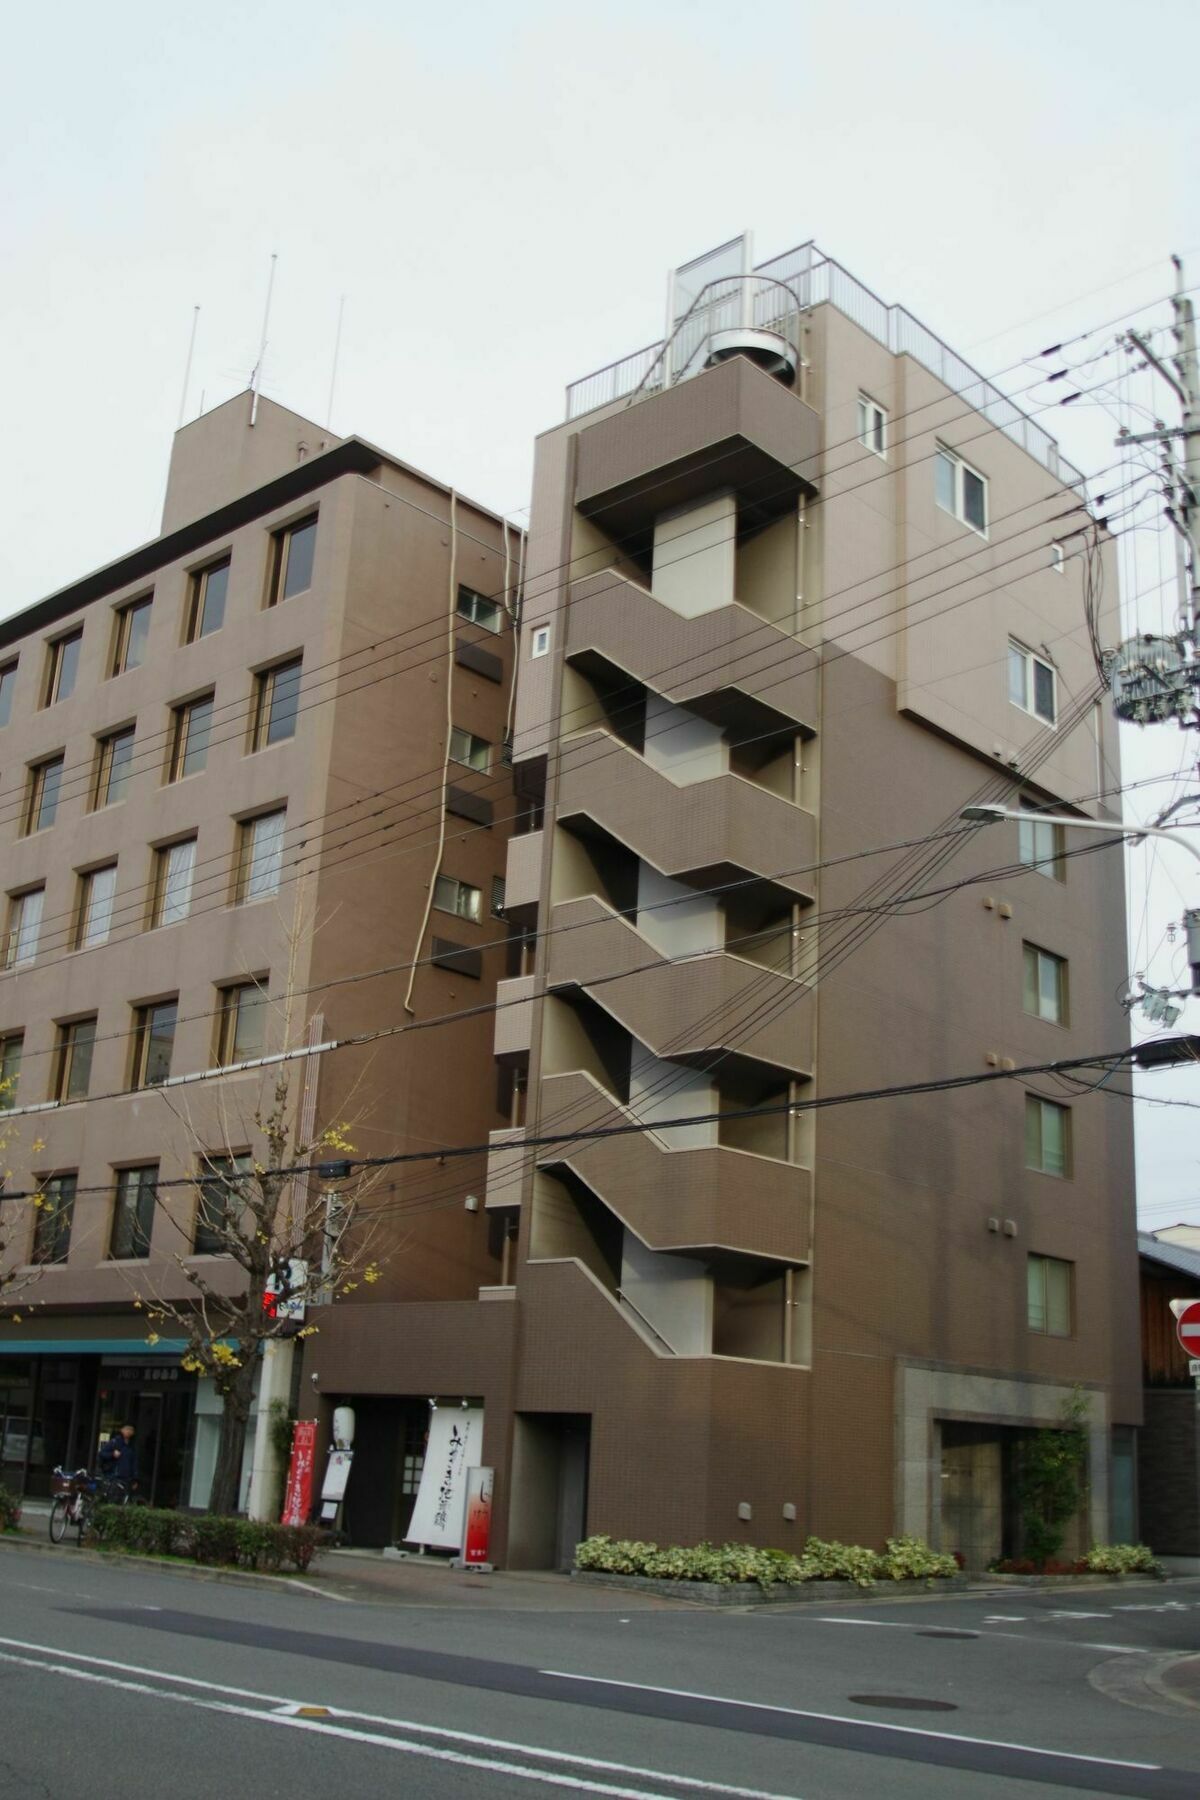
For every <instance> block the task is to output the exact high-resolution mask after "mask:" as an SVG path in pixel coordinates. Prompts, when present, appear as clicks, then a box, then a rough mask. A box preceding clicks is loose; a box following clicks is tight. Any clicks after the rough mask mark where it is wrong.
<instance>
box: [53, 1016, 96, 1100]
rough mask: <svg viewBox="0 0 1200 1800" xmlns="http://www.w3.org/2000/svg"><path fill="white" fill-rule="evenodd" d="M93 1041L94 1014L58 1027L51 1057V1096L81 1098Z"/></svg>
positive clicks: (90, 1060) (89, 1079)
mask: <svg viewBox="0 0 1200 1800" xmlns="http://www.w3.org/2000/svg"><path fill="white" fill-rule="evenodd" d="M95 1043H96V1015H95V1013H93V1014H92V1016H91V1018H90V1019H72V1020H71V1022H70V1024H69V1025H60V1026H59V1028H58V1048H57V1052H56V1055H55V1060H54V1098H55V1099H56V1100H63V1101H65V1100H82V1099H83V1098H84V1096H85V1094H86V1093H87V1091H88V1083H89V1082H90V1081H91V1079H92V1050H93V1048H94V1046H95Z"/></svg>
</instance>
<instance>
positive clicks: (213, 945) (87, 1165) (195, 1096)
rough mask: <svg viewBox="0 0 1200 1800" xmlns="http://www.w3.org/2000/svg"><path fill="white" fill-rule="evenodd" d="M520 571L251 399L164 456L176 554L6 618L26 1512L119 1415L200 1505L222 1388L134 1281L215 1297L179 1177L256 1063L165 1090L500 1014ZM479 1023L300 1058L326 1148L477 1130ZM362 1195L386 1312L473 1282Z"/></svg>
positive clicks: (443, 1240) (395, 1186)
mask: <svg viewBox="0 0 1200 1800" xmlns="http://www.w3.org/2000/svg"><path fill="white" fill-rule="evenodd" d="M518 549H519V544H518V536H517V534H516V533H515V532H513V531H510V529H509V528H508V527H507V525H506V524H505V523H504V522H503V521H502V520H500V519H499V518H497V517H496V516H494V515H493V514H491V513H489V512H487V511H486V510H485V509H483V508H481V507H478V506H475V505H473V504H471V503H470V502H469V501H466V500H464V499H462V498H460V497H459V496H457V495H456V494H455V493H454V492H453V491H452V490H450V489H448V488H447V487H446V486H444V485H443V484H442V483H440V482H436V481H432V480H430V479H429V478H428V477H426V476H424V475H421V474H420V473H418V472H417V471H416V470H414V469H411V468H409V467H407V466H406V465H405V464H403V463H401V462H398V461H397V460H396V459H394V458H392V457H390V456H388V455H386V454H385V453H384V452H382V451H380V450H378V449H375V448H374V447H372V446H371V445H369V444H367V443H364V442H362V441H361V440H359V439H357V438H349V439H345V440H341V439H338V438H335V437H332V436H331V435H330V434H329V433H328V432H325V431H323V430H321V429H320V428H319V427H317V426H314V425H313V424H312V423H311V422H310V421H307V420H304V419H302V418H299V417H297V416H296V415H295V414H293V413H290V412H288V411H286V410H285V409H284V408H282V407H279V406H276V405H274V404H272V403H271V402H269V401H267V400H263V399H257V400H256V399H255V398H254V396H252V395H250V394H243V395H240V396H239V397H238V398H236V399H234V400H231V401H230V402H229V403H228V404H227V405H225V406H222V407H219V408H217V409H215V410H214V411H212V412H210V413H208V414H205V415H204V416H203V417H201V418H200V419H198V420H197V421H196V422H195V423H193V424H190V425H188V426H187V427H185V428H184V429H183V430H182V431H180V432H179V434H178V435H177V437H176V440H175V446H174V450H173V454H172V459H171V471H170V480H169V484H168V489H167V495H166V502H165V507H164V514H163V529H162V535H161V536H159V537H157V538H156V539H155V540H154V541H153V542H152V543H149V544H146V545H143V546H142V547H141V548H140V549H137V550H134V551H132V552H130V553H129V554H128V555H126V556H123V557H121V558H120V559H118V561H116V562H114V563H112V564H110V565H108V566H107V567H105V568H103V569H100V570H97V571H96V572H95V573H94V574H91V575H88V576H85V577H84V578H83V579H81V580H79V581H77V582H75V583H73V584H72V585H71V586H70V587H68V588H66V589H64V590H63V591H62V592H60V593H57V594H54V595H52V596H51V597H50V598H49V599H46V600H43V601H41V602H40V603H39V604H37V605H35V606H32V607H29V608H28V609H27V610H26V611H24V612H22V613H18V614H16V615H15V616H13V617H11V618H8V619H6V620H4V621H3V622H2V623H0V696H2V701H0V867H2V870H3V875H2V881H0V886H2V888H3V895H2V897H0V905H2V906H3V908H4V909H5V916H4V918H3V919H0V925H2V926H3V929H4V932H5V937H4V951H5V953H4V958H3V970H2V971H0V1044H2V1046H3V1065H4V1072H5V1075H6V1076H8V1077H10V1081H11V1082H12V1085H11V1086H10V1088H9V1090H8V1092H7V1096H6V1104H7V1105H8V1107H9V1108H10V1109H11V1111H12V1113H13V1116H12V1117H10V1118H9V1119H8V1120H7V1121H6V1123H7V1126H8V1128H9V1134H10V1137H11V1143H10V1148H9V1151H8V1158H7V1160H8V1162H9V1165H10V1169H11V1178H10V1184H9V1191H10V1193H13V1192H20V1191H22V1190H24V1189H26V1188H28V1187H29V1186H30V1185H32V1184H37V1185H41V1186H42V1188H43V1191H44V1192H45V1195H46V1197H47V1204H46V1205H45V1206H44V1207H43V1208H42V1209H40V1210H39V1211H38V1212H37V1214H36V1218H35V1216H34V1214H33V1213H32V1212H31V1211H30V1209H29V1208H28V1207H26V1208H25V1209H24V1210H23V1211H21V1212H20V1215H19V1220H18V1223H17V1226H16V1236H15V1238H14V1240H13V1243H12V1246H11V1254H12V1257H13V1258H15V1259H16V1261H17V1262H18V1263H24V1264H28V1265H29V1267H30V1269H31V1271H32V1272H33V1273H34V1274H35V1275H36V1277H37V1278H36V1280H34V1281H33V1282H32V1284H31V1285H30V1286H29V1287H28V1289H27V1292H26V1296H25V1297H26V1298H27V1300H28V1301H29V1302H30V1306H26V1305H22V1307H21V1309H20V1310H21V1312H22V1314H23V1317H22V1320H21V1322H20V1323H19V1324H13V1323H12V1322H11V1320H8V1321H6V1322H5V1323H4V1324H3V1325H0V1416H2V1417H3V1429H2V1448H0V1457H2V1462H0V1478H2V1479H4V1480H5V1481H6V1482H8V1483H9V1484H10V1485H13V1486H15V1487H16V1488H17V1489H18V1491H22V1490H24V1491H27V1492H29V1493H32V1494H38V1493H45V1492H46V1491H47V1483H48V1477H49V1471H50V1469H51V1468H52V1467H53V1465H54V1464H55V1463H57V1462H60V1461H61V1462H69V1463H71V1464H72V1465H74V1464H75V1463H76V1462H85V1461H90V1460H91V1458H92V1457H93V1455H94V1452H95V1446H96V1444H97V1442H98V1440H99V1438H100V1437H101V1436H102V1435H103V1434H104V1433H105V1432H106V1431H107V1430H109V1429H111V1428H112V1425H113V1423H114V1421H117V1422H119V1421H120V1420H121V1419H123V1418H126V1417H128V1418H131V1419H132V1420H133V1422H134V1423H135V1424H136V1425H137V1426H138V1429H139V1438H140V1441H141V1444H142V1452H141V1459H142V1469H143V1476H144V1481H143V1485H144V1486H145V1487H146V1488H148V1489H149V1491H150V1492H151V1494H152V1495H153V1496H154V1497H155V1498H156V1499H158V1500H159V1501H160V1502H163V1503H166V1504H172V1503H175V1502H182V1503H185V1504H203V1502H204V1499H205V1497H206V1494H207V1484H208V1480H209V1477H210V1473H211V1463H212V1455H213V1448H214V1438H215V1413H216V1410H217V1407H216V1402H215V1397H214V1396H213V1395H212V1394H211V1393H209V1392H208V1391H207V1387H208V1384H207V1383H203V1382H202V1383H200V1384H199V1385H197V1383H196V1381H195V1378H194V1377H192V1376H190V1375H188V1374H187V1373H186V1372H185V1371H183V1370H182V1369H181V1368H180V1363H179V1354H178V1346H176V1345H174V1344H173V1343H172V1341H171V1340H170V1338H169V1337H164V1338H163V1340H162V1341H161V1342H160V1343H158V1344H157V1345H156V1346H153V1347H151V1346H148V1344H147V1342H146V1335H147V1334H146V1328H145V1324H144V1321H143V1319H142V1317H141V1316H139V1313H138V1311H137V1310H136V1308H135V1306H134V1297H135V1294H139V1293H140V1294H142V1295H146V1294H154V1293H157V1294H163V1295H166V1296H168V1297H174V1298H177V1299H181V1298H184V1297H186V1296H187V1295H188V1292H189V1289H188V1286H187V1283H186V1280H185V1278H184V1273H183V1267H182V1266H181V1264H182V1265H187V1264H188V1263H190V1262H191V1260H192V1259H195V1258H200V1259H204V1265H205V1273H206V1275H207V1278H208V1279H209V1280H210V1281H212V1282H214V1283H216V1284H218V1285H221V1284H228V1283H230V1282H232V1281H233V1279H234V1273H233V1270H232V1266H231V1265H230V1264H229V1259H228V1258H227V1257H225V1258H223V1257H221V1256H220V1255H218V1254H216V1251H217V1249H218V1246H216V1245H214V1244H213V1243H211V1242H209V1241H208V1240H207V1238H206V1235H205V1223H204V1213H203V1202H204V1196H203V1192H202V1190H197V1189H196V1188H195V1187H188V1186H184V1187H181V1188H177V1189H170V1190H168V1188H167V1187H166V1186H165V1184H166V1183H168V1182H169V1181H171V1180H173V1179H176V1178H179V1177H188V1176H194V1175H195V1174H196V1172H197V1169H198V1167H199V1159H200V1158H201V1156H202V1155H203V1154H204V1153H205V1152H208V1153H209V1155H211V1156H220V1157H229V1156H233V1157H237V1156H239V1155H246V1156H249V1155H252V1154H256V1153H259V1152H260V1150H261V1141H262V1140H261V1134H260V1133H259V1132H258V1131H257V1129H256V1127H255V1124H254V1118H253V1115H254V1112H255V1110H256V1107H257V1106H258V1104H260V1101H261V1094H262V1083H263V1077H262V1074H261V1072H257V1071H254V1070H245V1069H243V1070H242V1072H240V1073H232V1074H230V1075H228V1076H223V1077H219V1078H210V1079H207V1080H204V1081H200V1082H196V1083H195V1084H194V1085H193V1084H187V1083H180V1082H179V1080H178V1078H180V1077H185V1076H189V1075H198V1074H201V1073H202V1072H204V1071H212V1070H214V1069H218V1068H220V1067H222V1066H225V1065H228V1064H233V1063H244V1062H246V1061H247V1060H249V1059H253V1057H255V1056H256V1055H259V1054H263V1053H270V1052H272V1051H276V1050H279V1049H282V1048H284V1047H293V1046H296V1045H302V1044H304V1043H305V1042H309V1043H314V1044H315V1043H319V1042H323V1041H326V1040H328V1039H331V1038H344V1037H346V1036H350V1035H355V1034H359V1033H362V1032H369V1031H372V1030H375V1029H377V1028H379V1027H384V1026H393V1025H395V1024H396V1023H397V1022H401V1021H404V1020H405V1019H410V1020H411V1021H412V1022H414V1023H416V1024H420V1023H421V1022H422V1021H424V1020H427V1019H429V1018H431V1017H436V1016H440V1015H442V1014H445V1013H452V1012H456V1011H470V1009H471V1008H472V1007H475V1006H478V1004H479V1003H480V1002H481V1001H486V1000H488V999H489V998H490V997H491V996H492V995H493V994H494V991H495V984H496V981H497V979H498V977H499V976H500V975H501V974H502V973H503V972H504V964H503V961H502V958H503V956H504V950H503V948H502V947H497V946H496V945H495V938H496V927H495V925H494V922H493V920H492V913H493V910H494V909H495V908H498V907H499V905H500V901H501V885H500V882H501V877H502V874H503V868H504V842H505V838H506V837H507V834H508V829H509V815H510V812H511V806H510V805H509V804H507V803H506V800H505V796H506V795H507V794H508V793H509V792H510V791H511V780H510V775H509V771H508V768H507V764H506V762H505V760H504V754H503V741H504V735H505V730H506V722H507V717H508V710H509V698H510V685H511V683H510V673H511V663H512V632H511V612H510V608H512V606H513V605H514V603H515V582H516V568H517V561H518ZM435 875H436V885H435ZM431 887H432V889H433V891H432V892H431ZM414 963H415V964H416V965H417V966H416V969H415V975H414V973H413V964H414ZM379 970H383V971H388V970H390V971H391V973H386V972H385V973H382V974H374V973H373V972H374V971H379ZM364 975H371V979H369V980H363V979H361V977H362V976H364ZM410 977H412V994H411V1002H410V1010H409V1011H408V1012H406V1010H405V1002H406V998H408V986H409V980H410ZM491 1028H492V1027H491V1018H490V1016H487V1015H486V1014H485V1015H483V1016H475V1017H468V1018H465V1019H464V1020H463V1021H462V1022H461V1023H458V1024H455V1025H452V1026H447V1027H444V1028H440V1029H438V1030H437V1031H418V1032H416V1033H414V1034H412V1035H404V1036H393V1037H390V1038H387V1039H384V1040H382V1041H380V1042H379V1043H377V1044H375V1045H373V1046H371V1047H370V1048H367V1049H363V1050H361V1051H359V1050H347V1051H344V1052H339V1053H337V1054H330V1055H325V1056H314V1057H311V1058H309V1059H306V1060H304V1061H302V1062H300V1063H299V1064H297V1065H295V1074H294V1076H293V1080H294V1081H295V1083H296V1084H297V1085H296V1094H295V1096H294V1098H295V1104H296V1105H297V1108H298V1110H299V1112H300V1113H301V1114H302V1115H304V1117H305V1118H306V1119H307V1120H308V1122H309V1124H310V1125H311V1126H315V1128H316V1129H317V1130H319V1129H320V1128H321V1127H322V1125H324V1124H328V1123H333V1122H337V1121H340V1120H343V1119H345V1118H346V1117H347V1116H351V1117H353V1118H355V1119H356V1120H357V1123H356V1125H355V1130H354V1136H355V1142H356V1146H357V1147H358V1148H359V1150H360V1153H361V1154H364V1155H372V1156H386V1155H388V1154H391V1153H394V1152H397V1151H405V1150H410V1149H412V1148H414V1147H417V1148H420V1149H423V1150H424V1149H428V1148H429V1147H430V1146H431V1145H432V1146H439V1145H445V1146H450V1145H452V1144H456V1143H458V1142H460V1141H462V1139H463V1137H464V1134H465V1135H466V1136H468V1137H470V1136H474V1137H476V1138H478V1137H480V1136H486V1133H487V1131H488V1130H489V1129H490V1128H492V1127H494V1126H495V1125H496V1124H497V1123H498V1121H499V1120H500V1119H503V1118H505V1117H506V1115H505V1114H497V1112H496V1109H495V1084H494V1081H493V1079H492V1063H491ZM30 1108H33V1109H35V1110H32V1111H30V1110H29V1109H30ZM160 1182H161V1183H163V1184H164V1186H163V1187H162V1189H161V1191H159V1189H158V1186H157V1184H158V1183H160ZM381 1193H382V1204H384V1206H385V1210H386V1208H387V1207H389V1206H390V1207H391V1208H392V1211H394V1212H397V1213H398V1212H399V1211H400V1210H404V1211H405V1217H404V1221H403V1228H402V1229H397V1230H396V1231H395V1232H390V1228H389V1239H388V1242H387V1244H386V1245H385V1246H384V1249H385V1257H384V1269H383V1277H382V1280H381V1281H380V1283H379V1290H380V1292H381V1294H384V1295H386V1296H388V1297H390V1298H393V1299H404V1300H407V1301H413V1300H423V1299H427V1298H430V1297H436V1298H437V1299H439V1300H442V1301H446V1300H453V1299H456V1298H462V1297H466V1296H474V1295H475V1293H476V1292H477V1291H478V1289H479V1286H480V1285H481V1284H486V1283H489V1282H494V1281H495V1280H496V1278H497V1272H498V1269H499V1263H498V1260H497V1257H498V1252H499V1243H498V1239H497V1234H496V1231H495V1228H494V1226H492V1225H491V1224H490V1222H489V1221H488V1220H487V1219H486V1218H485V1217H484V1215H483V1213H482V1211H479V1212H471V1211H468V1210H466V1209H465V1208H464V1205H463V1195H462V1194H461V1193H460V1195H459V1196H458V1203H457V1205H456V1206H455V1207H454V1208H452V1209H451V1208H442V1209H431V1208H427V1207H425V1208H423V1207H421V1206H420V1205H419V1203H414V1205H412V1206H406V1205H405V1204H404V1202H405V1194H406V1190H405V1189H404V1187H403V1183H402V1182H401V1180H400V1178H399V1175H398V1176H397V1179H396V1181H395V1182H394V1183H390V1184H389V1185H386V1186H385V1187H384V1189H383V1190H381ZM156 1198H157V1204H156ZM393 1202H394V1203H395V1204H394V1205H393ZM9 1212H10V1217H16V1216H17V1213H18V1208H17V1205H16V1203H15V1202H12V1201H10V1203H9ZM349 1310H354V1309H353V1308H349ZM365 1349H366V1354H367V1355H368V1357H370V1356H372V1355H373V1354H375V1353H376V1352H375V1351H374V1349H373V1345H372V1337H371V1332H370V1330H369V1329H368V1330H367V1332H366V1336H365ZM284 1394H285V1396H286V1381H285V1383H284ZM248 1468H249V1459H247V1469H248Z"/></svg>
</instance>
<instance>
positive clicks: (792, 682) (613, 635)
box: [513, 569, 818, 843]
mask: <svg viewBox="0 0 1200 1800" xmlns="http://www.w3.org/2000/svg"><path fill="white" fill-rule="evenodd" d="M566 655H567V659H568V661H570V662H574V663H576V664H577V665H578V666H579V667H580V668H582V669H583V670H584V671H585V673H586V672H587V669H588V666H589V662H590V660H591V659H592V658H593V657H596V656H599V657H602V658H603V659H604V661H605V662H606V663H608V664H610V665H615V666H616V667H618V668H620V669H624V670H626V671H627V672H628V673H629V674H631V675H635V676H637V677H638V678H639V679H640V678H643V677H644V678H645V679H646V680H647V681H648V682H649V683H650V684H651V685H652V686H653V687H654V688H655V689H656V691H657V692H659V693H661V694H662V695H664V697H665V698H666V699H668V700H670V701H672V702H673V703H674V704H675V705H678V706H690V707H692V708H693V710H694V711H696V712H698V713H701V714H702V715H703V716H705V717H707V718H712V719H715V720H717V722H718V723H722V724H724V723H726V722H727V721H728V722H729V723H731V724H734V725H735V726H736V725H737V724H738V722H739V713H740V712H750V711H756V712H761V711H762V710H763V709H764V708H770V711H771V713H772V714H774V715H776V717H777V720H778V723H779V724H786V723H792V724H796V725H799V726H802V727H804V726H807V727H809V728H812V727H815V724H816V720H817V713H818V697H817V679H818V675H817V662H818V658H817V654H816V652H815V651H808V650H806V649H805V648H804V646H803V645H801V644H799V643H798V642H797V640H796V639H795V638H794V637H793V636H792V634H791V633H790V632H789V631H785V630H781V629H780V627H779V626H778V625H773V624H771V623H770V622H769V621H768V620H766V619H764V618H760V617H759V615H758V613H757V612H755V611H753V610H751V608H750V607H749V606H745V605H741V604H739V603H737V602H736V601H735V602H734V604H733V605H731V606H722V607H718V608H717V609H716V610H715V611H713V612H706V613H700V614H699V615H697V616H696V617H694V618H685V617H684V616H683V615H682V614H680V613H678V612H676V611H675V610H674V609H673V608H672V607H670V606H667V605H664V603H663V602H662V601H661V600H656V599H655V597H654V595H653V594H652V593H651V592H650V590H649V588H645V587H639V586H638V584H637V583H636V582H635V581H630V580H629V578H628V577H627V576H624V575H619V574H617V573H616V571H615V570H612V569H603V570H600V571H599V572H598V573H597V574H595V575H588V576H587V577H585V578H584V579H583V580H582V581H576V582H574V583H572V586H571V604H570V608H569V610H568V613H567V646H566ZM657 670H662V671H663V674H662V676H661V678H660V677H658V676H657V675H656V673H655V671H657ZM785 671H786V672H785ZM747 699H749V700H751V701H753V702H755V703H757V705H756V706H755V707H754V708H753V709H751V708H749V707H747V705H746V702H747ZM746 723H747V726H748V728H749V729H750V730H751V731H754V730H759V729H763V728H764V727H763V726H762V725H760V723H759V721H758V720H757V719H756V718H752V717H751V718H747V721H746ZM513 841H514V843H519V842H520V841H521V840H520V839H514V840H513Z"/></svg>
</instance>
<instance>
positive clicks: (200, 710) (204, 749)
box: [167, 694, 213, 781]
mask: <svg viewBox="0 0 1200 1800" xmlns="http://www.w3.org/2000/svg"><path fill="white" fill-rule="evenodd" d="M212 716H213V696H212V695H211V694H203V695H201V697H200V699H198V700H188V701H185V703H184V704H183V705H182V706H176V707H173V708H172V709H171V718H172V726H171V761H170V764H169V767H168V772H167V780H168V781H180V780H182V778H183V777H184V776H185V775H198V774H199V773H200V771H201V769H203V768H204V767H205V765H206V764H207V762H208V740H209V737H210V735H211V733H212Z"/></svg>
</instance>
